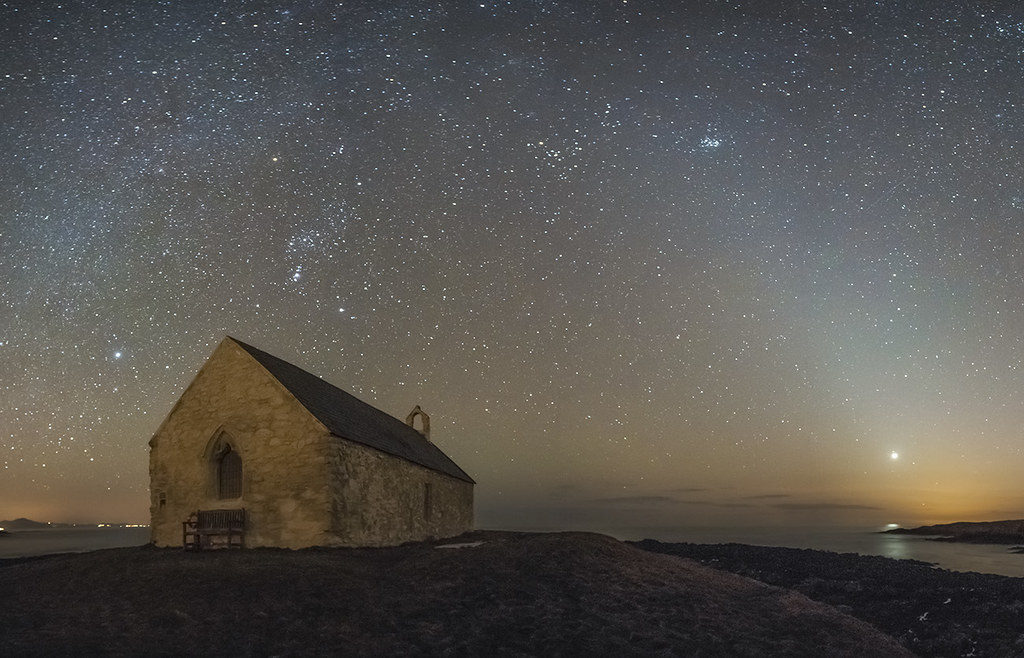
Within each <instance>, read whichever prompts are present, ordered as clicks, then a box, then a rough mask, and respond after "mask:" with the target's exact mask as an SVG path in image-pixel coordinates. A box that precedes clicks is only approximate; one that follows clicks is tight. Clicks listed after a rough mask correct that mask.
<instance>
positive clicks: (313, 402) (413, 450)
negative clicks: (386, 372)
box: [227, 336, 475, 484]
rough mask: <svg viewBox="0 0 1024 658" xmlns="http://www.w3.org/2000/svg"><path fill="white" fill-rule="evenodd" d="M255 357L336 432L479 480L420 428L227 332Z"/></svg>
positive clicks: (442, 470) (457, 475) (462, 477)
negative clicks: (453, 459)
mask: <svg viewBox="0 0 1024 658" xmlns="http://www.w3.org/2000/svg"><path fill="white" fill-rule="evenodd" d="M227 338H229V339H231V340H232V341H233V342H234V343H236V344H237V345H238V346H239V347H241V348H242V349H243V350H245V351H246V352H247V353H248V354H249V355H250V356H251V357H253V358H254V359H255V360H256V361H257V362H258V363H259V364H260V365H261V366H263V368H264V369H265V370H266V371H267V372H268V373H269V374H270V375H271V376H272V377H274V378H275V379H276V380H277V381H278V382H280V383H281V385H282V386H284V387H285V389H287V390H288V392H289V393H291V395H292V396H293V397H294V398H295V399H296V400H298V401H299V403H300V404H301V405H302V406H303V407H305V408H306V410H307V411H309V412H310V413H311V414H312V415H313V416H314V417H315V418H316V419H317V420H319V421H320V422H321V423H323V425H324V426H325V427H326V428H327V429H328V431H330V432H331V434H332V435H334V436H336V437H338V438H341V439H346V440H349V441H353V442H355V443H359V444H362V445H365V446H368V447H370V448H374V449H376V450H379V451H381V452H385V453H388V454H390V455H394V456H396V457H401V458H403V459H406V460H408V461H411V462H413V463H415V464H419V465H420V466H423V467H425V468H429V469H431V470H434V471H438V472H440V473H444V474H445V475H449V476H451V477H454V478H456V479H459V480H464V481H466V482H470V483H474V484H475V482H474V480H473V478H471V477H470V476H469V475H468V474H467V473H466V472H465V471H463V470H462V469H461V468H460V467H459V466H458V465H457V464H456V463H455V462H454V461H452V459H451V458H450V457H448V455H446V454H445V453H444V452H443V451H441V449H440V448H438V447H437V446H436V445H434V444H433V443H431V442H430V441H428V440H427V439H426V438H425V437H424V436H423V435H422V434H421V433H420V432H419V431H417V430H416V429H415V428H413V427H410V426H409V425H406V424H405V423H404V422H402V421H401V420H399V419H398V418H395V417H394V416H392V415H391V414H388V413H386V412H384V411H381V410H380V409H378V408H376V407H374V406H373V405H371V404H370V403H368V402H364V401H363V400H360V399H359V398H357V397H356V396H354V395H352V394H351V393H349V392H348V391H345V390H343V389H341V388H339V387H337V386H335V385H334V384H332V383H330V382H328V381H327V380H325V379H321V378H320V377H317V376H316V375H314V374H312V373H310V372H308V371H306V370H303V369H302V368H300V367H299V366H296V365H295V364H293V363H289V362H288V361H285V360H284V359H282V358H280V357H277V356H274V355H273V354H270V353H268V352H264V351H263V350H261V349H259V348H256V347H253V346H252V345H249V344H248V343H245V342H244V341H241V340H238V339H237V338H234V337H233V336H227Z"/></svg>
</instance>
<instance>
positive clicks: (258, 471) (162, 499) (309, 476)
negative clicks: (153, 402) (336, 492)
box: [150, 339, 332, 548]
mask: <svg viewBox="0 0 1024 658" xmlns="http://www.w3.org/2000/svg"><path fill="white" fill-rule="evenodd" d="M223 442H228V443H230V445H231V446H232V449H233V450H234V451H236V452H237V453H238V454H239V455H240V456H241V458H242V495H241V497H239V498H235V499H227V500H225V499H220V498H218V495H217V489H216V466H215V457H216V455H215V454H214V453H215V452H216V450H217V449H218V447H219V445H221V444H223ZM150 446H151V451H150V496H151V506H150V513H151V523H152V527H151V537H152V541H153V542H154V543H155V544H156V545H157V546H180V545H181V541H182V533H181V523H182V521H184V520H185V519H186V518H187V517H188V515H189V514H191V513H192V512H194V511H196V510H200V509H225V508H239V507H244V508H245V509H246V515H247V528H248V529H247V532H246V538H245V539H246V545H247V546H279V547H285V548H302V547H306V546H317V545H323V544H324V543H325V541H326V534H325V532H326V530H327V529H328V527H329V525H330V523H331V515H330V510H331V504H332V498H331V496H330V495H329V494H328V490H327V446H328V434H327V431H326V428H324V427H323V425H321V424H320V423H319V422H317V421H316V419H314V418H313V417H312V416H311V415H310V414H309V413H308V412H307V411H306V410H305V409H304V408H303V407H302V405H301V404H300V403H299V402H298V401H297V400H295V398H294V397H292V395H291V394H290V393H289V392H288V391H287V390H286V389H285V388H284V387H283V386H282V385H281V384H280V383H279V382H278V381H277V380H276V379H274V377H272V376H271V375H270V374H269V373H268V372H266V370H264V369H263V367H262V366H260V365H259V363H257V362H256V361H255V360H254V359H253V358H252V357H251V356H250V355H249V354H248V353H246V352H245V351H244V350H243V349H242V348H241V347H239V346H238V345H237V344H236V343H235V342H234V341H232V340H230V339H226V340H225V341H224V342H222V343H221V344H220V346H218V347H217V349H216V350H215V351H214V353H213V355H212V356H211V357H210V359H209V360H208V361H207V362H206V364H205V365H204V366H203V368H202V369H201V370H200V371H199V373H198V374H197V375H196V378H195V380H193V382H192V384H191V385H190V386H189V387H188V389H187V390H186V391H185V393H184V394H183V395H182V397H181V399H180V400H179V401H178V403H177V404H176V405H175V407H174V409H173V410H172V411H171V413H170V414H169V415H168V417H167V419H166V420H164V422H163V424H162V425H161V426H160V428H159V429H158V430H157V432H156V434H155V435H154V437H153V439H152V440H151V441H150Z"/></svg>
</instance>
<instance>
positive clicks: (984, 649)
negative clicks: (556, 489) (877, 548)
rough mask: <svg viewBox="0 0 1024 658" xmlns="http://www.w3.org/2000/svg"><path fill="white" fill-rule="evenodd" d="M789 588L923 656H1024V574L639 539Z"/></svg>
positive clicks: (653, 547) (670, 552)
mask: <svg viewBox="0 0 1024 658" xmlns="http://www.w3.org/2000/svg"><path fill="white" fill-rule="evenodd" d="M633 545H635V546H637V547H638V548H642V549H644V550H648V551H654V552H658V553H665V554H668V555H675V556H678V557H685V558H689V559H692V560H696V561H697V562H700V563H701V564H704V565H707V566H711V567H714V568H716V569H722V570H725V571H729V572H731V573H735V574H739V575H743V576H747V577H749V578H754V579H756V580H760V581H762V582H765V583H768V584H771V585H776V586H778V587H785V588H787V589H791V590H795V591H797V592H800V593H801V594H804V595H805V596H807V597H808V598H811V599H813V600H816V601H821V602H823V603H828V604H829V605H832V606H834V607H836V608H837V609H839V610H841V611H843V612H847V613H848V614H850V615H853V616H854V617H856V618H858V619H861V620H863V621H866V622H868V623H869V624H871V625H873V626H875V627H876V628H878V629H879V630H881V631H883V632H885V633H886V634H888V635H890V636H892V637H894V638H896V639H897V640H898V641H899V642H900V643H901V644H902V645H903V646H904V647H906V648H907V649H909V650H911V651H913V652H914V653H915V654H917V655H919V656H936V657H938V656H979V657H980V656H985V657H992V658H1003V657H1006V658H1010V657H1014V656H1021V655H1024V628H1022V627H1021V623H1020V621H1021V618H1022V615H1024V579H1022V578H1011V577H1008V576H997V575H993V574H980V573H964V572H958V571H948V570H945V569H940V568H937V567H935V566H934V565H931V564H929V563H927V562H920V561H917V560H894V559H891V558H885V557H879V556H865V555H857V554H853V553H833V552H829V551H816V550H810V549H797V548H777V547H764V546H748V545H744V544H668V543H662V542H657V541H653V540H644V541H641V542H633Z"/></svg>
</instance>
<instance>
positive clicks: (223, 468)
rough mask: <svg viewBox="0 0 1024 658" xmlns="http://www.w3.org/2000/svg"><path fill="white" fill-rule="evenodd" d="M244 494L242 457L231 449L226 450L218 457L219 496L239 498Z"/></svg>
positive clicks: (228, 447)
mask: <svg viewBox="0 0 1024 658" xmlns="http://www.w3.org/2000/svg"><path fill="white" fill-rule="evenodd" d="M241 495H242V458H241V457H239V456H238V453H237V452H235V451H234V450H232V449H231V446H224V450H223V451H222V452H221V453H220V457H218V458H217V496H218V497H220V498H239V497H241Z"/></svg>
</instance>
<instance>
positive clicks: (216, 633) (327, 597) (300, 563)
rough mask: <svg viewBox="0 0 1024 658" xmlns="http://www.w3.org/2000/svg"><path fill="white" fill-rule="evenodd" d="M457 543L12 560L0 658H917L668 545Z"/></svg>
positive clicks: (829, 611)
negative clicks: (671, 549)
mask: <svg viewBox="0 0 1024 658" xmlns="http://www.w3.org/2000/svg"><path fill="white" fill-rule="evenodd" d="M453 541H456V542H458V543H464V544H469V545H467V546H463V547H456V548H451V547H449V548H439V547H437V544H439V543H451V542H437V543H434V544H429V543H426V544H415V545H408V546H403V547H398V548H386V549H311V550H304V551H285V550H270V549H253V550H246V551H216V552H207V553H185V552H184V551H181V550H178V549H155V548H149V547H142V548H124V549H111V550H102V551H94V552H91V553H84V554H75V555H60V556H48V557H40V558H30V559H15V560H0V655H4V656H26V655H39V656H43V655H45V656H54V655H58V656H59V655H69V656H70V655H74V656H89V655H123V656H138V655H147V656H150V655H242V656H269V655H278V656H302V655H346V656H415V655H429V656H729V657H735V656H815V657H818V656H858V657H867V656H894V657H898V656H906V655H910V654H909V653H908V652H906V651H905V650H904V649H903V648H901V647H900V645H899V644H898V643H897V642H896V641H895V640H893V639H892V638H891V637H889V636H887V635H885V634H883V633H882V632H880V631H878V630H877V629H876V628H875V627H873V626H871V625H870V624H868V623H865V622H864V621H860V620H858V619H855V618H854V617H852V616H850V615H848V614H845V613H843V612H841V611H839V610H837V609H836V608H834V607H832V606H830V605H826V604H824V603H819V602H815V601H812V600H810V599H809V598H807V597H805V596H803V595H801V594H798V593H796V592H793V591H791V590H788V589H783V588H780V587H775V586H769V585H765V584H763V583H759V582H756V581H753V580H750V579H747V578H743V577H740V576H736V575H734V574H730V573H727V572H725V571H721V570H718V569H711V568H708V567H703V566H700V565H699V564H697V563H696V562H693V561H691V560H686V559H680V558H678V557H675V556H671V555H664V554H659V553H658V552H654V550H655V549H664V548H667V547H668V545H653V544H652V545H644V546H643V548H644V549H648V550H641V549H640V548H636V547H634V546H630V545H627V544H624V543H622V542H619V541H616V540H614V539H611V538H609V537H605V536H601V535H594V534H586V533H555V534H528V533H496V532H477V533H471V534H470V535H466V536H463V537H461V538H459V539H458V540H453ZM477 542H482V543H477ZM780 555H781V554H780ZM796 557H797V558H798V559H800V560H801V561H804V560H803V556H796ZM721 559H722V558H719V560H720V561H721ZM879 568H880V569H881V571H879V572H878V573H877V574H876V576H875V578H876V580H875V582H876V583H878V584H880V585H884V583H885V582H886V579H887V577H888V573H887V572H886V571H885V569H886V565H884V564H881V563H880V564H879ZM774 571H779V572H785V569H784V568H783V567H782V565H779V568H777V569H775V570H774ZM828 577H829V575H828V574H820V573H819V574H817V575H807V576H800V577H796V578H795V582H796V585H798V586H799V587H802V588H803V589H806V590H809V591H810V592H811V593H812V594H818V595H820V594H822V592H823V591H824V590H826V589H827V588H822V587H813V586H811V585H812V584H813V583H811V581H810V579H813V578H822V579H825V578H828ZM864 578H865V580H867V579H868V576H867V575H865V576H864ZM804 581H807V582H804ZM823 582H824V581H823ZM926 583H928V584H931V583H932V581H926ZM884 591H888V590H884ZM862 594H863V596H864V597H865V599H869V598H870V596H869V593H864V592H862ZM979 596H980V595H979ZM986 596H987V595H986ZM883 598H884V597H883ZM889 598H891V599H895V598H897V597H896V593H895V591H894V592H893V593H892V596H891V597H889ZM967 598H969V597H966V596H961V598H958V599H957V601H958V603H957V605H960V601H962V600H967ZM844 605H845V604H844ZM940 608H941V606H940ZM849 609H850V611H851V612H852V611H853V608H852V607H850V608H849ZM930 609H931V608H929V610H930ZM858 610H859V608H858ZM915 610H916V608H915ZM935 614H938V613H935ZM993 655H994V654H993Z"/></svg>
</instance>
